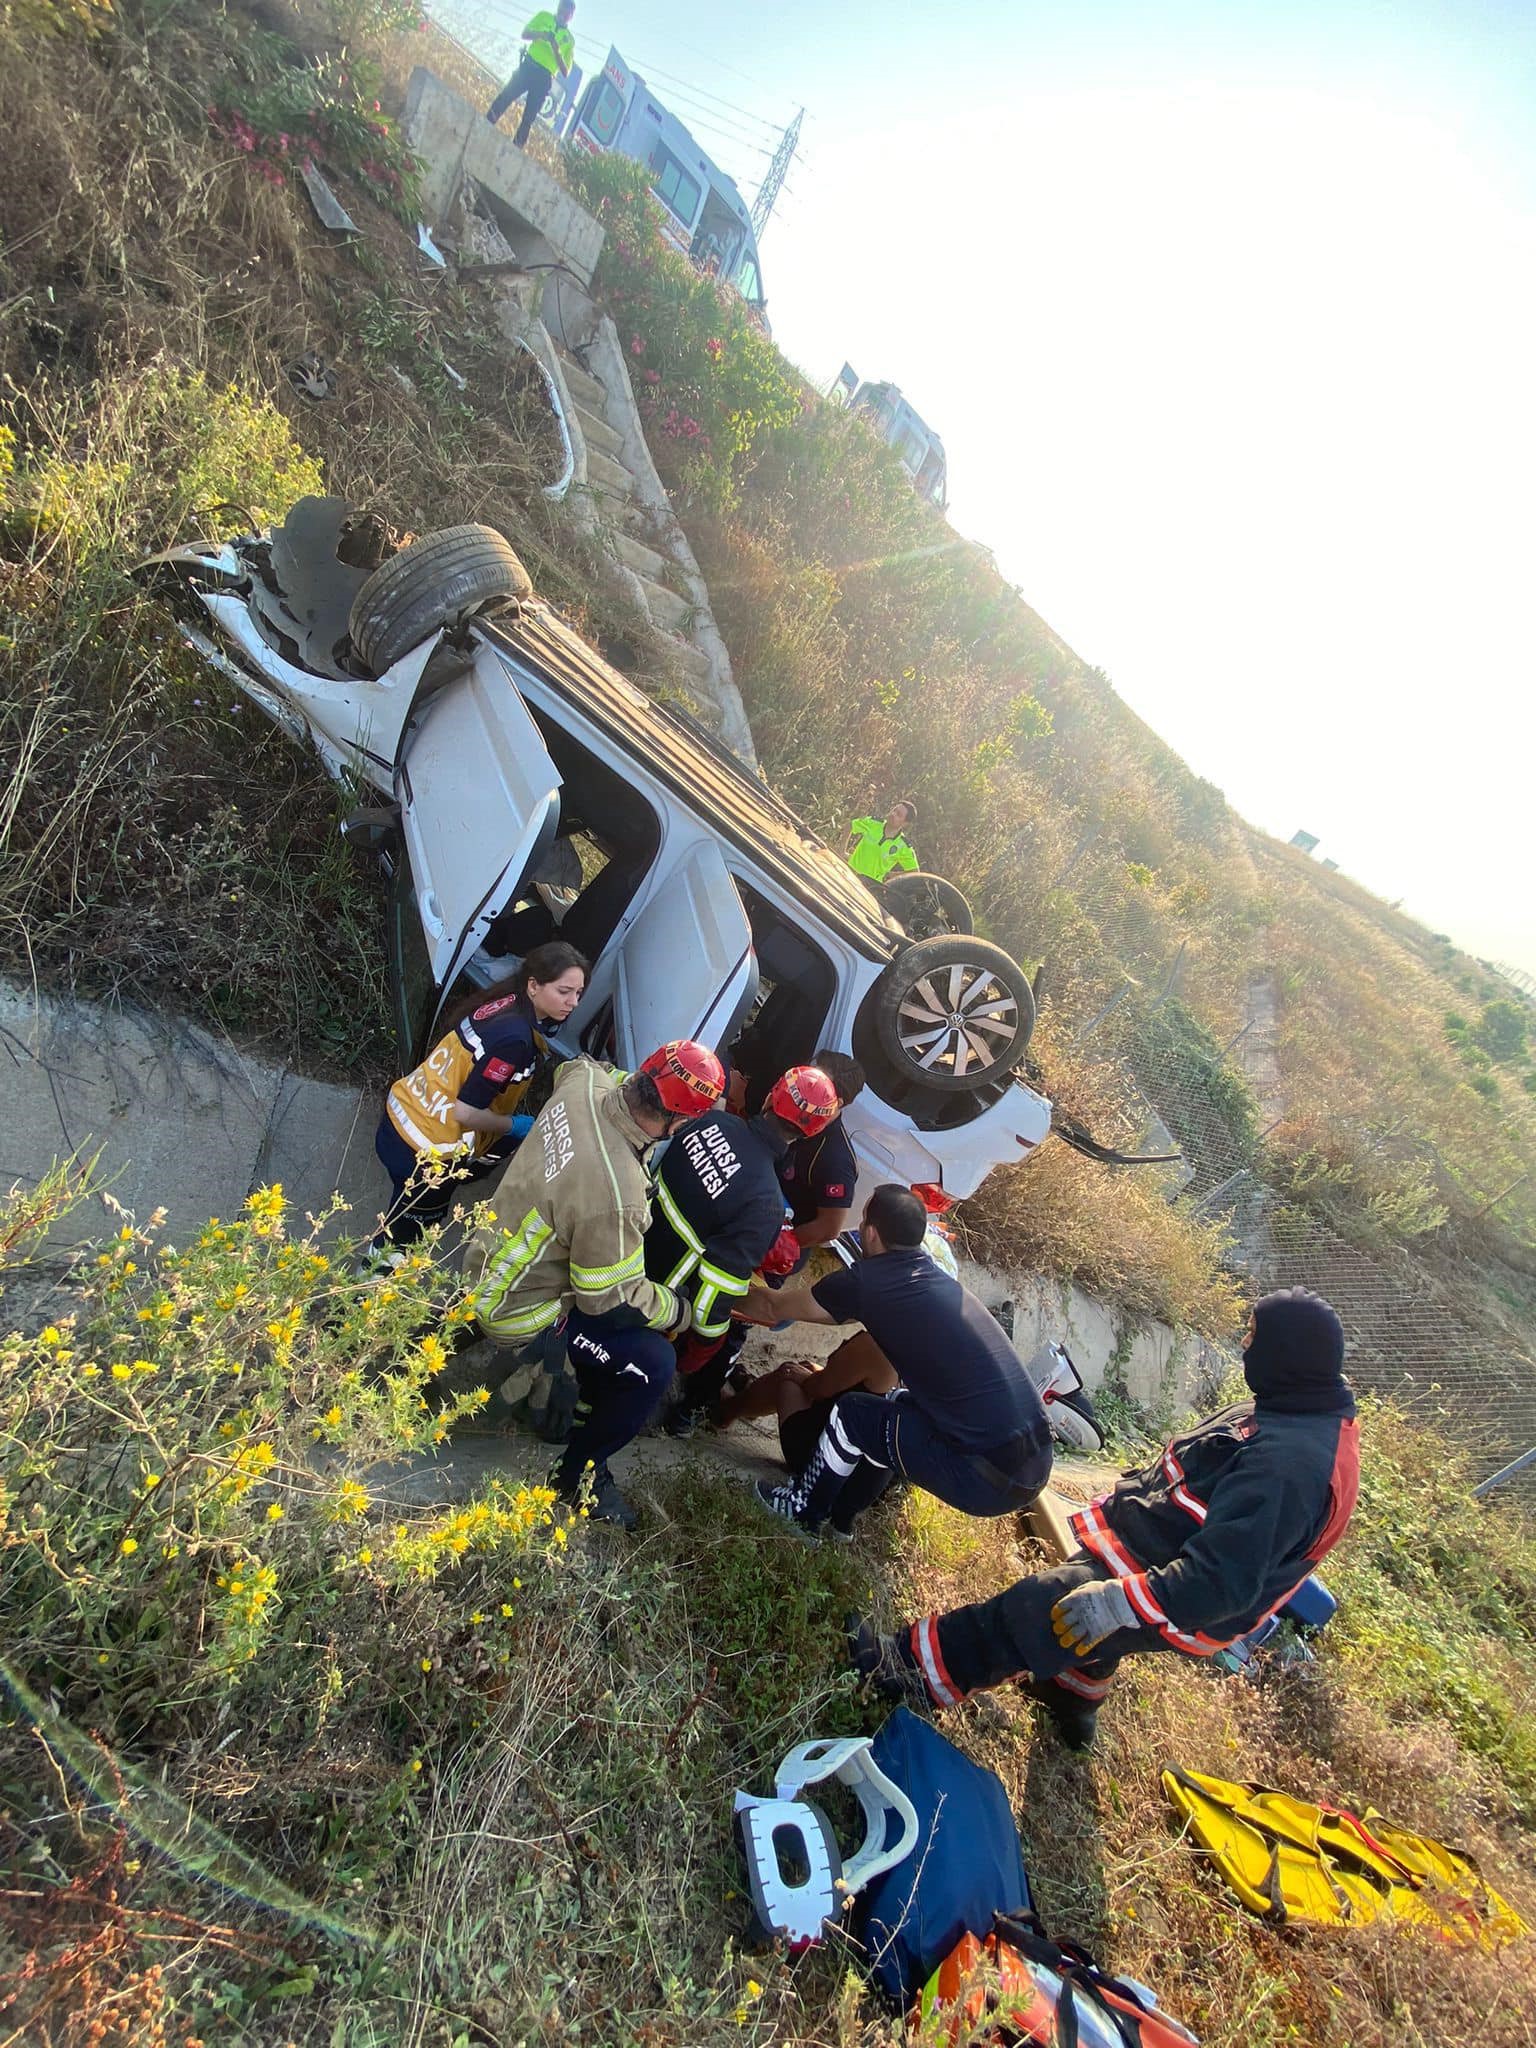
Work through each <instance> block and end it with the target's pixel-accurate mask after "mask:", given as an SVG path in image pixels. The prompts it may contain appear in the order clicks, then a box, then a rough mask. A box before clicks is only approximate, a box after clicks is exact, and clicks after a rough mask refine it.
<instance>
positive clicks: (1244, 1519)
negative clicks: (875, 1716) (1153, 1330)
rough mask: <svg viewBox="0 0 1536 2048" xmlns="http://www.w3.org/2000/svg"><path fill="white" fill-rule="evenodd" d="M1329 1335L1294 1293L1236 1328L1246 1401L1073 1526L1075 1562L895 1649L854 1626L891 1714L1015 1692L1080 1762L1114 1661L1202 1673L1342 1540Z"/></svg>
mask: <svg viewBox="0 0 1536 2048" xmlns="http://www.w3.org/2000/svg"><path fill="white" fill-rule="evenodd" d="M1343 1365H1344V1330H1343V1326H1342V1325H1341V1324H1340V1322H1339V1318H1338V1316H1337V1315H1336V1314H1335V1313H1334V1311H1333V1309H1332V1308H1331V1307H1330V1306H1329V1304H1328V1303H1327V1302H1326V1301H1322V1300H1320V1299H1319V1297H1318V1296H1317V1295H1315V1294H1309V1293H1308V1292H1307V1291H1306V1289H1305V1288H1301V1287H1296V1288H1291V1289H1289V1290H1286V1291H1284V1292H1281V1293H1278V1294H1267V1295H1265V1297H1264V1299H1263V1300H1262V1301H1260V1302H1259V1303H1258V1304H1257V1306H1256V1307H1255V1309H1254V1311H1253V1314H1252V1316H1251V1317H1250V1318H1249V1322H1248V1329H1247V1333H1246V1335H1245V1337H1244V1340H1243V1375H1244V1377H1245V1378H1246V1380H1247V1382H1248V1386H1249V1389H1250V1390H1251V1392H1252V1395H1253V1398H1252V1400H1250V1401H1238V1402H1234V1403H1233V1405H1232V1406H1231V1407H1228V1408H1223V1409H1220V1410H1219V1411H1218V1412H1217V1413H1216V1414H1215V1415H1211V1416H1208V1417H1207V1419H1206V1420H1205V1421H1204V1422H1202V1423H1199V1424H1197V1426H1196V1427H1195V1428H1194V1429H1192V1430H1190V1431H1189V1432H1188V1433H1187V1434H1186V1435H1184V1436H1176V1437H1175V1438H1174V1439H1173V1441H1172V1442H1171V1443H1170V1444H1169V1445H1168V1446H1167V1447H1166V1449H1165V1450H1164V1451H1163V1453H1162V1455H1161V1457H1159V1458H1158V1459H1156V1460H1155V1461H1154V1462H1153V1463H1152V1464H1150V1465H1147V1466H1145V1467H1144V1468H1143V1469H1142V1470H1141V1471H1139V1472H1128V1473H1126V1474H1125V1475H1124V1477H1123V1478H1122V1479H1121V1480H1120V1481H1119V1483H1118V1485H1117V1486H1116V1487H1115V1489H1114V1491H1113V1492H1112V1493H1108V1494H1106V1495H1104V1496H1103V1498H1102V1499H1100V1500H1096V1501H1093V1502H1092V1503H1090V1505H1089V1506H1087V1507H1085V1508H1082V1509H1080V1510H1079V1511H1078V1512H1077V1513H1076V1514H1075V1515H1074V1516H1073V1517H1072V1528H1073V1533H1074V1534H1075V1535H1076V1537H1077V1540H1078V1543H1079V1545H1080V1548H1079V1549H1078V1550H1077V1551H1076V1552H1075V1553H1074V1555H1073V1556H1071V1557H1069V1558H1067V1559H1066V1561H1065V1562H1064V1563H1063V1564H1059V1565H1057V1566H1056V1567H1055V1568H1054V1569H1053V1570H1051V1571H1047V1572H1035V1573H1033V1574H1032V1575H1031V1576H1030V1577H1029V1578H1027V1579H1020V1580H1019V1581H1018V1583H1017V1584H1016V1585H1013V1586H1010V1587H1009V1588H1008V1590H1007V1591H1006V1592H1004V1593H999V1594H998V1595H997V1597H996V1598H995V1599H992V1600H981V1601H978V1602H977V1603H976V1604H975V1605H974V1606H971V1607H956V1608H952V1609H951V1610H950V1611H949V1613H947V1614H930V1615H926V1616H925V1617H923V1619H921V1620H919V1621H915V1622H913V1623H911V1624H910V1626H908V1627H906V1628H903V1629H900V1630H898V1632H897V1633H896V1634H895V1635H893V1636H880V1635H877V1634H876V1633H875V1630H874V1629H873V1628H872V1627H871V1625H870V1624H869V1623H868V1622H867V1621H862V1620H859V1619H858V1618H857V1617H854V1618H853V1619H852V1620H851V1622H850V1627H849V1649H850V1654H851V1656H852V1660H853V1663H854V1665H855V1667H856V1668H857V1669H858V1671H859V1672H860V1674H861V1675H862V1676H863V1677H865V1678H867V1679H869V1680H870V1681H871V1682H872V1683H873V1684H874V1686H875V1687H876V1689H877V1690H878V1691H880V1692H882V1693H885V1694H887V1695H888V1696H890V1697H892V1698H903V1697H905V1698H910V1699H914V1700H918V1701H920V1702H922V1703H923V1704H926V1705H931V1706H938V1707H952V1706H957V1705H958V1704H959V1702H960V1701H961V1700H963V1699H965V1698H966V1697H967V1696H968V1695H969V1694H971V1693H973V1692H981V1691H984V1690H985V1689H987V1688H988V1687H990V1686H995V1685H1002V1684H1003V1683H1004V1682H1005V1681H1007V1680H1009V1679H1014V1680H1017V1681H1018V1683H1019V1684H1020V1685H1021V1686H1022V1687H1023V1689H1024V1690H1025V1691H1026V1692H1028V1693H1029V1695H1030V1697H1031V1698H1033V1699H1035V1700H1038V1701H1039V1702H1040V1704H1041V1705H1042V1706H1044V1707H1045V1709H1046V1711H1047V1712H1048V1713H1049V1715H1050V1717H1051V1719H1052V1721H1053V1722H1054V1723H1055V1725H1056V1729H1057V1732H1058V1733H1059V1734H1060V1736H1061V1738H1062V1740H1063V1741H1064V1742H1065V1743H1066V1744H1067V1745H1068V1747H1069V1748H1073V1749H1086V1748H1087V1747H1088V1745H1089V1743H1090V1742H1091V1741H1092V1740H1093V1736H1094V1731H1095V1725H1096V1721H1097V1716H1098V1709H1099V1702H1100V1701H1101V1700H1102V1699H1103V1697H1104V1695H1105V1693H1106V1692H1107V1691H1108V1690H1109V1683H1110V1680H1111V1679H1112V1678H1113V1676H1114V1674H1115V1670H1116V1668H1117V1666H1118V1665H1119V1662H1120V1659H1121V1658H1122V1657H1130V1656H1137V1655H1141V1654H1144V1653H1145V1652H1147V1651H1151V1650H1178V1651H1180V1652H1182V1653H1183V1654H1184V1655H1185V1656H1188V1657H1209V1656H1212V1655H1214V1654H1215V1652H1216V1651H1217V1650H1221V1649H1225V1648H1226V1646H1227V1645H1228V1644H1229V1643H1232V1642H1235V1641H1236V1640H1237V1639H1238V1638H1239V1637H1240V1636H1245V1635H1247V1634H1248V1633H1249V1631H1250V1630H1252V1629H1255V1628H1257V1627H1258V1625H1259V1623H1260V1622H1261V1621H1263V1620H1264V1619H1265V1618H1266V1617H1267V1616H1268V1615H1271V1614H1273V1613H1274V1611H1275V1610H1276V1608H1278V1607H1281V1606H1283V1605H1284V1604H1285V1602H1286V1601H1287V1600H1288V1599H1289V1598H1290V1596H1291V1594H1292V1593H1293V1592H1294V1591H1295V1590H1296V1588H1297V1587H1298V1586H1299V1585H1300V1584H1301V1582H1302V1580H1303V1579H1305V1578H1306V1577H1307V1576H1308V1574H1309V1573H1311V1572H1313V1571H1315V1570H1316V1569H1317V1566H1318V1564H1319V1563H1320V1561H1321V1560H1322V1559H1323V1558H1324V1557H1325V1556H1326V1555H1327V1553H1328V1552H1329V1551H1330V1550H1332V1548H1333V1547H1334V1545H1335V1544H1336V1543H1337V1542H1338V1540H1339V1538H1340V1537H1341V1536H1342V1535H1343V1534H1344V1531H1345V1529H1346V1528H1347V1527H1348V1525H1349V1518H1350V1514H1351V1512H1352V1511H1353V1509H1354V1505H1355V1492H1356V1488H1357V1486H1358V1483H1359V1476H1360V1447H1359V1425H1358V1424H1357V1422H1356V1421H1355V1400H1354V1395H1353V1394H1352V1393H1351V1392H1350V1388H1349V1382H1348V1381H1347V1380H1346V1379H1345V1377H1344V1372H1343Z"/></svg>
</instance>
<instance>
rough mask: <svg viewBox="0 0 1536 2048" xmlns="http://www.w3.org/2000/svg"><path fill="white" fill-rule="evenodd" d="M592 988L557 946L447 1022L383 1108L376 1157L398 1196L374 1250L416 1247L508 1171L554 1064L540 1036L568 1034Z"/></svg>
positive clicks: (577, 962)
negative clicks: (459, 1202) (526, 1110)
mask: <svg viewBox="0 0 1536 2048" xmlns="http://www.w3.org/2000/svg"><path fill="white" fill-rule="evenodd" d="M586 985H587V963H586V961H585V960H584V959H583V958H582V956H581V954H580V953H578V952H577V950H576V948H575V947H574V946H568V945H566V943H565V942H564V940H562V939H555V940H552V941H551V942H550V944H548V945H547V946H535V947H534V948H533V950H532V952H530V953H529V954H528V956H527V958H526V959H525V960H524V961H523V964H522V966H521V967H519V968H518V970H517V972H516V973H515V974H513V975H511V976H509V977H508V978H507V979H506V980H505V981H499V982H496V983H494V984H493V985H492V986H491V987H490V988H485V989H480V990H478V991H477V992H476V994H475V995H474V996H472V997H471V998H470V1000H469V1001H468V1002H466V1003H464V1004H461V1005H460V1006H459V1014H458V1016H457V1019H456V1020H455V1019H454V1016H453V1012H451V1011H450V1012H449V1017H448V1021H449V1022H451V1024H452V1029H451V1030H449V1031H448V1033H447V1034H446V1036H445V1037H443V1038H440V1039H439V1040H438V1042H437V1044H436V1045H434V1046H433V1048H432V1050H431V1051H430V1052H429V1053H428V1054H427V1056H426V1058H425V1059H424V1060H423V1061H422V1063H421V1065H420V1066H419V1067H416V1068H414V1069H413V1070H412V1072H410V1073H409V1074H405V1075H402V1077H401V1078H400V1079H399V1080H398V1081H397V1082H396V1083H395V1085H394V1086H393V1087H392V1088H391V1089H390V1091H389V1099H388V1101H387V1102H386V1103H385V1105H384V1115H383V1117H382V1119H381V1120H380V1123H379V1129H378V1135H377V1136H376V1137H375V1139H374V1150H375V1151H376V1152H377V1153H378V1155H379V1162H380V1164H381V1165H382V1166H383V1168H384V1171H385V1172H386V1173H387V1174H388V1175H389V1177H390V1179H391V1181H392V1182H393V1183H394V1192H393V1194H392V1195H391V1197H390V1204H389V1209H388V1211H387V1212H386V1214H385V1218H384V1225H383V1228H382V1230H381V1231H380V1233H379V1239H377V1240H376V1242H382V1241H383V1240H386V1239H387V1240H388V1241H389V1242H390V1243H392V1244H396V1245H403V1244H412V1243H414V1241H415V1240H416V1239H417V1238H418V1237H420V1235H421V1233H422V1232H423V1230H426V1229H428V1228H429V1227H430V1226H431V1225H432V1224H434V1223H440V1222H441V1221H442V1219H443V1217H444V1216H446V1215H447V1213H448V1208H449V1204H450V1203H451V1202H452V1201H453V1198H454V1195H455V1192H456V1191H457V1184H458V1183H460V1182H462V1181H463V1180H465V1179H466V1178H468V1179H475V1180H478V1179H482V1178H484V1177H485V1176H486V1175H487V1174H490V1173H494V1172H496V1171H497V1170H498V1169H499V1168H500V1167H501V1166H503V1165H504V1164H505V1162H506V1158H507V1154H508V1153H509V1152H510V1151H511V1149H512V1144H513V1141H514V1139H515V1138H516V1137H518V1136H520V1135H521V1133H520V1131H519V1130H518V1124H519V1121H520V1120H519V1118H518V1116H517V1108H518V1104H519V1103H520V1102H521V1101H522V1099H523V1097H524V1095H525V1094H526V1093H527V1092H528V1087H529V1084H530V1082H531V1081H532V1080H533V1077H534V1075H535V1074H536V1073H537V1072H538V1070H539V1068H540V1066H541V1065H543V1063H544V1062H545V1060H546V1059H547V1058H548V1056H549V1048H548V1046H547V1045H546V1044H545V1043H544V1038H543V1035H542V1033H541V1031H540V1028H539V1027H540V1026H541V1025H544V1024H563V1023H564V1022H565V1020H566V1018H567V1017H569V1016H570V1014H571V1012H572V1010H574V1009H575V1007H576V1005H577V1004H578V1003H579V1002H580V1001H581V998H582V993H583V991H584V990H585V988H586ZM521 1122H522V1123H523V1125H524V1127H526V1124H527V1122H528V1119H526V1118H524V1119H521Z"/></svg>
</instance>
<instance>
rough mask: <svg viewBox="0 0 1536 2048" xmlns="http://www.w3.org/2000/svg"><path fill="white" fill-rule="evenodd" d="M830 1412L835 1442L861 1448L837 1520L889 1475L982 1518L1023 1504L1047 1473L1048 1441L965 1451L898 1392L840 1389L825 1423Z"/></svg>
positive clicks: (864, 1501)
mask: <svg viewBox="0 0 1536 2048" xmlns="http://www.w3.org/2000/svg"><path fill="white" fill-rule="evenodd" d="M834 1417H835V1418H836V1421H837V1426H838V1430H839V1432H840V1434H841V1437H842V1440H843V1442H844V1443H846V1444H847V1446H848V1447H849V1448H850V1449H853V1450H857V1451H860V1452H862V1453H863V1461H862V1466H861V1468H860V1469H857V1470H855V1471H854V1472H852V1473H851V1474H850V1475H849V1478H848V1482H847V1485H846V1487H845V1488H844V1494H845V1496H851V1497H849V1498H840V1499H839V1502H838V1505H837V1507H836V1509H835V1510H834V1515H835V1518H836V1520H837V1521H838V1522H839V1523H840V1524H841V1523H842V1522H843V1521H844V1519H845V1517H848V1518H850V1519H851V1516H852V1515H853V1514H856V1513H858V1512H859V1511H860V1509H862V1508H864V1507H867V1506H868V1505H869V1503H870V1501H872V1500H874V1499H876V1498H878V1496H879V1494H880V1493H881V1492H883V1491H884V1489H885V1487H886V1486H887V1485H889V1483H890V1480H891V1478H892V1477H895V1478H898V1479H910V1480H911V1482H912V1484H913V1485H914V1486H920V1487H921V1488H922V1489H923V1491H924V1492H925V1493H931V1494H934V1495H936V1496H937V1497H938V1499H940V1500H941V1501H943V1502H944V1503H945V1505H946V1506H948V1507H952V1508H958V1509H959V1511H960V1513H961V1514H962V1515H977V1516H982V1517H990V1516H994V1515H1007V1514H1015V1513H1017V1512H1018V1511H1019V1510H1020V1509H1022V1508H1027V1507H1028V1506H1029V1505H1030V1504H1031V1502H1032V1501H1033V1500H1034V1499H1035V1496H1036V1495H1037V1494H1038V1493H1039V1491H1040V1489H1041V1487H1042V1486H1044V1484H1045V1482H1046V1480H1047V1479H1048V1478H1049V1477H1050V1473H1051V1451H1050V1445H1049V1443H1047V1444H1046V1445H1045V1446H1044V1447H1043V1448H1040V1449H1036V1448H1035V1447H1033V1446H1031V1445H1028V1444H1026V1443H1025V1442H1023V1441H1022V1440H1020V1441H1019V1442H1018V1443H1014V1444H1003V1445H999V1446H998V1447H997V1449H995V1450H994V1451H992V1452H990V1453H988V1454H985V1455H983V1454H981V1453H978V1452H976V1451H970V1450H967V1449H965V1448H964V1447H963V1446H962V1445H960V1444H956V1443H953V1442H952V1441H951V1440H950V1439H949V1438H948V1437H946V1436H944V1435H943V1434H942V1433H941V1432H940V1431H939V1430H938V1429H936V1428H935V1427H934V1425H933V1424H932V1423H931V1422H930V1421H929V1420H928V1417H927V1416H926V1415H925V1414H924V1413H923V1411H922V1409H921V1408H919V1407H918V1405H917V1403H916V1402H915V1401H914V1400H913V1399H912V1398H911V1396H910V1395H909V1394H907V1393H905V1392H904V1391H898V1392H897V1393H895V1394H894V1395H887V1394H865V1393H851V1394H840V1395H839V1396H838V1399H837V1406H836V1407H835V1408H834V1409H833V1411H832V1416H830V1417H829V1418H828V1427H829V1428H830V1427H831V1426H832V1420H833V1418H834ZM871 1467H873V1468H874V1470H873V1471H871V1469H870V1468H871ZM882 1467H883V1468H885V1469H884V1473H883V1476H882V1477H881V1478H880V1479H879V1481H878V1483H877V1481H876V1478H875V1473H876V1472H879V1471H880V1468H882ZM855 1499H857V1503H858V1504H857V1506H855V1505H854V1500H855Z"/></svg>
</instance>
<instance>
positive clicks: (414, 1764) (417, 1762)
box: [411, 1756, 421, 1771]
mask: <svg viewBox="0 0 1536 2048" xmlns="http://www.w3.org/2000/svg"><path fill="white" fill-rule="evenodd" d="M411 1769H412V1770H413V1771H419V1770H420V1769H421V1758H420V1757H419V1756H413V1757H412V1758H411Z"/></svg>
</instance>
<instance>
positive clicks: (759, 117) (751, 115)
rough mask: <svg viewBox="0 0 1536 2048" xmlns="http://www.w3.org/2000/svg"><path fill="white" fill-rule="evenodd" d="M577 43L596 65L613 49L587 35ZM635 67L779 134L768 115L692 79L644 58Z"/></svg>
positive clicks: (635, 61)
mask: <svg viewBox="0 0 1536 2048" xmlns="http://www.w3.org/2000/svg"><path fill="white" fill-rule="evenodd" d="M576 41H577V44H578V46H581V45H585V47H586V48H587V49H588V50H590V51H591V52H592V53H593V62H594V63H595V62H596V53H597V52H598V51H600V50H601V51H602V52H603V54H604V55H605V56H606V54H607V52H608V50H609V49H610V48H611V47H612V45H611V44H606V43H602V42H599V41H597V40H596V39H595V38H593V37H590V36H586V35H578V36H577V37H576ZM634 65H635V69H636V70H637V71H641V72H643V73H644V75H645V76H646V77H647V78H664V79H665V80H666V81H667V83H668V84H669V85H672V86H675V87H677V88H678V89H679V90H680V91H682V92H684V93H688V94H691V95H693V96H694V97H695V98H696V99H697V100H699V101H710V102H712V103H713V104H714V105H715V106H717V107H721V108H723V109H724V110H725V111H726V112H727V113H730V114H738V115H740V116H742V117H743V118H744V119H746V120H748V121H751V122H754V123H755V124H756V125H757V126H758V127H760V128H766V129H767V130H768V132H769V134H770V135H777V134H778V132H779V127H778V123H777V122H776V121H770V120H769V119H768V118H767V116H766V115H763V114H759V113H756V112H754V111H753V109H752V108H751V107H743V106H741V105H739V104H738V103H737V102H736V101H735V100H728V99H723V98H722V97H721V96H720V94H719V93H713V92H709V91H708V90H706V88H705V87H703V86H701V85H695V84H694V82H693V80H692V79H690V78H680V77H678V75H677V74H676V72H673V71H663V70H661V69H660V68H659V67H658V66H656V65H654V64H651V63H649V62H647V60H646V59H645V58H644V57H643V56H640V57H636V58H635V59H634Z"/></svg>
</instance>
